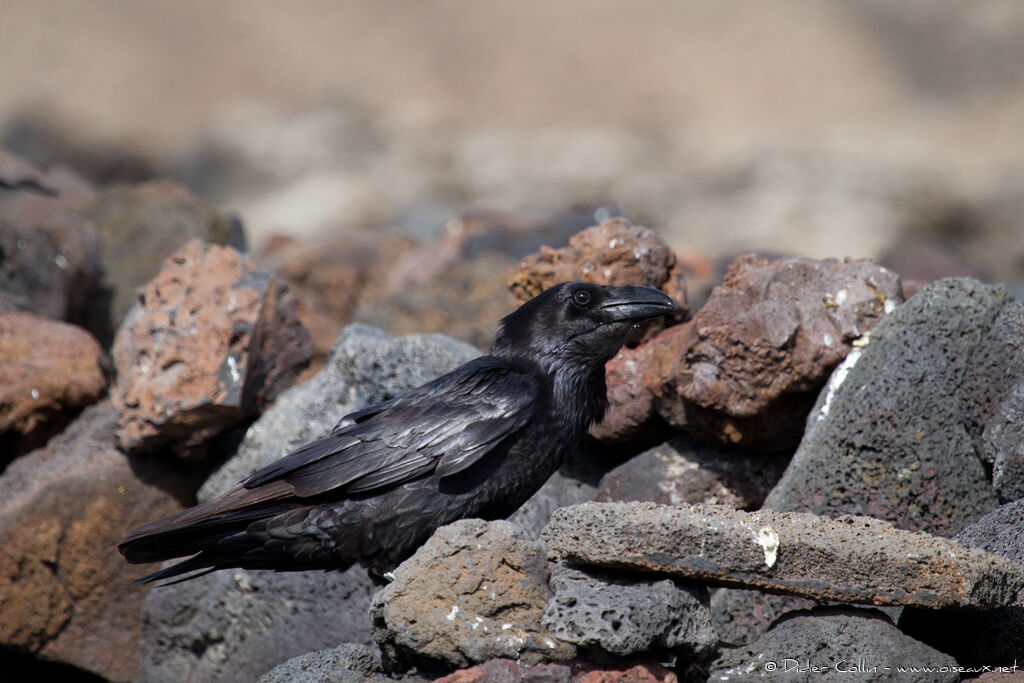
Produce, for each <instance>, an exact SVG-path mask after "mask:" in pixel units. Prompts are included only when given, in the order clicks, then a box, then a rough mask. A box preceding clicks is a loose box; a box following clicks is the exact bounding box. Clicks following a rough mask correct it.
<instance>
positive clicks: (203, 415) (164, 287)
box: [112, 240, 313, 451]
mask: <svg viewBox="0 0 1024 683" xmlns="http://www.w3.org/2000/svg"><path fill="white" fill-rule="evenodd" d="M297 310H298V306H297V302H296V300H295V297H294V295H293V294H292V293H291V292H290V290H289V289H288V288H287V287H286V286H285V285H284V283H283V282H282V281H281V280H279V279H277V278H275V277H274V276H272V275H270V274H269V273H266V272H262V271H257V270H255V267H254V265H253V262H252V260H251V259H250V258H249V257H248V256H245V255H244V254H242V253H240V252H238V251H236V250H235V249H233V248H231V247H220V246H216V245H208V244H204V243H202V242H200V241H198V240H194V241H192V242H189V243H188V244H186V245H185V246H184V247H182V248H181V249H180V250H179V251H177V252H176V253H174V254H172V255H171V256H170V257H169V258H168V259H167V260H166V261H165V262H164V267H163V269H162V270H161V271H160V273H159V274H158V275H157V276H156V278H154V279H153V280H152V281H151V282H150V283H149V284H147V285H146V286H145V287H143V288H141V289H140V290H139V293H138V302H137V304H136V306H135V307H134V308H133V309H132V311H131V312H130V313H129V315H128V317H127V319H126V320H125V323H124V325H123V326H122V328H121V329H120V330H119V331H118V334H117V338H116V339H115V342H114V348H113V358H114V366H115V368H116V369H117V373H118V378H117V384H116V385H115V387H114V389H113V390H112V397H113V399H114V405H115V407H116V408H117V410H118V413H119V414H118V431H117V435H118V441H119V443H120V444H121V446H122V447H123V448H124V449H126V450H128V451H140V450H146V449H150V448H153V447H156V446H159V445H162V444H167V443H175V444H176V447H178V446H180V447H183V448H186V449H187V448H190V447H193V446H196V445H198V444H199V443H202V442H203V441H205V440H206V439H208V438H209V437H211V436H214V435H216V434H218V433H219V432H221V431H223V430H225V429H227V428H229V427H231V426H233V425H235V424H237V423H238V422H240V421H242V420H244V419H245V418H247V417H249V416H252V415H254V414H256V413H257V412H259V411H260V410H261V409H262V408H264V407H265V406H267V405H268V404H269V403H270V402H272V401H273V400H274V398H275V397H276V396H277V394H279V393H280V392H281V391H283V390H284V389H286V388H287V387H288V386H290V384H291V383H292V382H293V381H294V379H295V377H296V376H297V375H298V373H299V372H300V371H301V370H302V369H303V368H304V367H305V365H306V364H307V363H308V362H309V359H310V358H311V357H312V354H313V344H312V341H311V339H310V337H309V334H308V333H307V332H306V330H305V329H304V328H303V327H302V325H301V324H300V323H299V322H298V318H297ZM177 442H180V443H177Z"/></svg>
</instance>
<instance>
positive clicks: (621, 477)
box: [594, 434, 790, 510]
mask: <svg viewBox="0 0 1024 683" xmlns="http://www.w3.org/2000/svg"><path fill="white" fill-rule="evenodd" d="M789 457H790V456H789V454H788V453H787V454H782V455H767V454H759V453H751V452H749V451H742V450H739V449H735V448H727V447H724V446H718V447H716V446H711V445H708V444H706V443H702V442H700V441H697V440H696V439H694V438H693V437H692V436H689V435H686V434H681V435H679V436H676V437H674V438H672V439H671V440H669V441H666V442H665V443H663V444H661V445H659V446H655V447H654V448H652V449H650V450H647V451H644V452H643V453H641V454H640V455H637V456H635V457H633V458H631V459H630V460H627V461H626V462H624V463H623V464H621V465H619V466H618V467H616V468H615V469H614V470H612V471H610V472H608V473H607V474H606V475H605V476H604V477H603V478H602V479H601V487H600V489H599V491H598V492H597V495H596V496H595V497H594V500H597V501H602V502H604V501H630V500H648V501H652V502H655V503H662V504H665V505H679V504H681V503H718V504H722V505H729V506H731V507H735V508H739V509H743V510H756V509H757V508H759V507H761V503H763V502H764V498H765V496H767V495H768V491H769V490H771V488H772V487H773V486H774V485H775V484H776V482H778V480H779V477H781V476H782V472H783V471H784V470H785V469H786V465H787V464H788V463H789Z"/></svg>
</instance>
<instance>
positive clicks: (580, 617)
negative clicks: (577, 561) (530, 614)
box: [541, 565, 717, 657]
mask: <svg viewBox="0 0 1024 683" xmlns="http://www.w3.org/2000/svg"><path fill="white" fill-rule="evenodd" d="M550 584H551V589H552V590H553V591H554V593H555V594H554V596H553V597H552V598H551V600H550V602H548V605H547V607H545V608H544V616H543V619H542V621H541V623H542V624H543V625H544V626H545V627H547V628H548V629H550V630H551V632H552V633H554V634H555V635H556V636H557V637H558V638H560V639H562V640H564V641H566V642H570V643H574V644H576V645H578V646H580V647H593V646H597V647H600V648H601V649H603V650H605V651H606V652H610V653H611V654H614V655H618V656H626V655H632V654H635V653H638V652H644V651H646V650H649V649H651V648H654V647H657V648H665V649H670V650H673V651H675V652H677V653H680V654H684V655H685V656H688V657H700V656H702V655H704V654H706V653H707V652H709V651H710V650H711V649H712V648H713V647H714V646H715V641H716V640H717V634H716V633H715V630H714V629H713V628H712V627H711V612H710V610H709V608H708V591H707V588H705V587H704V586H701V585H699V584H693V585H682V584H677V583H676V582H674V581H673V580H672V579H651V578H648V577H642V576H632V577H630V576H623V575H621V574H611V573H608V572H601V571H595V570H593V569H582V568H576V567H569V566H566V565H556V566H555V568H554V569H553V570H552V572H551V580H550Z"/></svg>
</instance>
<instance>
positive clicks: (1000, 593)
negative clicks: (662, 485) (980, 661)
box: [541, 503, 1024, 609]
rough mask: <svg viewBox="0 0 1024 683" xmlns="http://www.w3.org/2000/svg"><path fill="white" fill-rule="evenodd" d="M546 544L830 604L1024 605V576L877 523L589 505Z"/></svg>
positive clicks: (569, 513)
mask: <svg viewBox="0 0 1024 683" xmlns="http://www.w3.org/2000/svg"><path fill="white" fill-rule="evenodd" d="M541 540H542V542H543V543H544V546H545V548H546V549H547V551H548V554H549V555H550V556H552V557H553V558H556V559H562V560H566V561H568V562H574V563H578V564H584V565H596V566H601V567H608V568H619V569H634V570H638V571H659V572H666V573H669V574H672V575H674V576H679V577H685V578H691V579H698V580H704V581H709V582H713V583H718V584H722V585H729V586H742V587H749V588H759V589H762V590H768V591H771V592H774V593H786V594H790V595H802V596H805V597H811V598H818V599H826V600H841V601H844V602H857V603H868V604H875V605H917V606H921V607H931V608H938V607H965V608H980V609H984V608H991V607H1003V606H1006V605H1012V604H1013V603H1014V602H1015V601H1017V600H1020V599H1024V568H1022V567H1019V566H1017V565H1014V564H1013V563H1011V562H1009V561H1007V560H1006V559H1004V558H1002V557H999V556H997V555H992V554H990V553H986V552H984V551H980V550H974V549H968V548H964V547H963V546H961V545H959V544H957V543H954V542H952V541H950V540H948V539H944V538H939V537H935V536H929V535H928V534H925V533H921V532H909V531H903V530H901V529H896V528H894V527H892V526H891V525H890V524H887V523H885V522H882V521H879V520H876V519H871V518H869V517H841V518H839V519H834V520H833V519H829V518H827V517H819V516H816V515H809V514H806V513H778V512H771V511H767V510H761V511H758V512H740V511H738V510H733V509H731V508H727V507H725V506H720V505H694V506H678V507H668V506H661V505H655V504H653V503H586V504H583V505H575V506H572V507H567V508H562V509H561V510H557V511H555V514H554V515H552V517H551V522H550V523H549V524H548V526H547V527H546V528H545V529H544V532H543V534H542V536H541Z"/></svg>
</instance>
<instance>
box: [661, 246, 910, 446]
mask: <svg viewBox="0 0 1024 683" xmlns="http://www.w3.org/2000/svg"><path fill="white" fill-rule="evenodd" d="M902 301H903V295H902V291H901V288H900V280H899V277H898V276H897V275H896V274H895V273H893V272H891V271H889V270H886V269H885V268H882V267H881V266H878V265H877V264H875V263H873V262H871V261H868V260H857V261H852V260H847V261H838V260H836V259H826V260H822V261H816V260H812V259H806V258H787V259H780V260H774V261H766V260H759V259H757V258H756V257H754V256H742V257H740V258H738V259H736V261H735V262H734V263H733V265H732V267H731V268H730V269H729V272H728V273H727V275H726V278H725V282H724V283H723V284H722V285H721V286H719V287H716V288H715V290H714V291H712V293H711V296H710V297H709V298H708V301H707V303H706V304H705V305H704V307H703V308H701V309H700V311H698V312H697V314H696V315H695V316H694V319H693V321H692V324H690V325H689V326H687V327H686V328H685V331H681V332H679V333H677V334H676V335H675V336H673V337H671V338H670V339H668V340H665V341H666V342H667V343H666V344H665V345H664V346H666V350H667V349H669V348H670V349H671V351H668V352H667V353H665V352H662V353H659V354H657V358H655V359H653V360H652V361H651V362H650V364H649V370H650V371H651V373H652V374H653V375H656V376H661V377H663V378H664V381H663V383H662V384H660V385H658V386H656V387H655V393H656V400H655V408H656V410H657V412H658V413H659V414H660V415H661V416H662V417H663V418H664V419H665V421H666V422H668V423H669V424H670V425H672V426H674V427H677V428H680V429H686V430H688V431H691V432H696V433H699V434H701V435H703V436H705V437H707V438H712V439H715V440H718V441H721V442H723V443H733V444H738V445H743V446H746V447H750V448H755V449H760V450H771V451H779V450H785V449H787V448H790V447H792V446H795V444H796V442H797V441H798V440H799V438H800V435H801V434H802V433H803V427H804V421H805V419H806V416H807V413H808V412H809V410H810V408H811V406H812V404H813V402H814V399H815V397H816V395H817V393H818V391H819V390H820V389H821V387H822V386H823V385H824V383H825V380H826V379H827V378H828V376H829V374H830V373H831V371H832V370H833V369H834V368H835V366H836V365H838V364H839V362H840V361H841V360H842V359H843V358H844V357H845V356H846V354H847V353H848V352H849V351H850V349H851V348H852V345H853V342H854V341H855V340H857V339H858V338H860V337H861V336H863V335H864V334H866V333H868V332H869V331H870V330H871V329H872V328H873V327H874V326H875V325H876V324H877V323H878V321H879V320H881V319H882V317H884V316H885V314H886V313H888V312H889V311H891V310H892V309H894V308H895V307H896V306H897V305H898V304H900V303H902ZM669 359H674V360H673V362H672V365H671V367H668V368H666V367H664V363H665V361H666V360H669Z"/></svg>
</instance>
